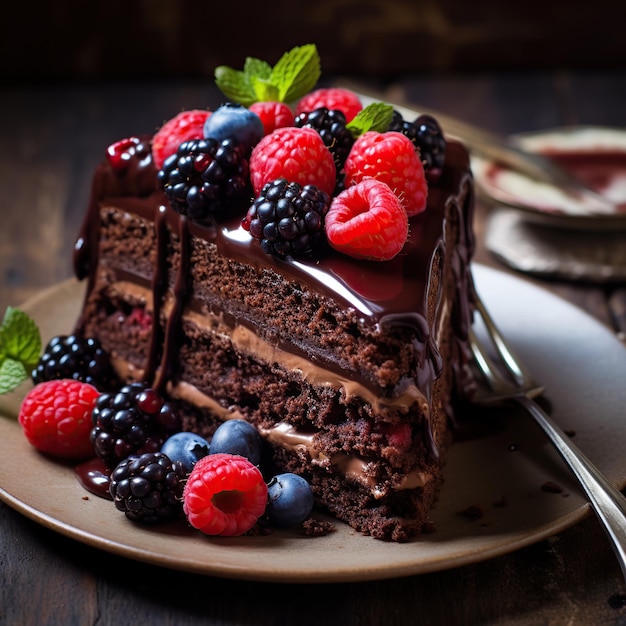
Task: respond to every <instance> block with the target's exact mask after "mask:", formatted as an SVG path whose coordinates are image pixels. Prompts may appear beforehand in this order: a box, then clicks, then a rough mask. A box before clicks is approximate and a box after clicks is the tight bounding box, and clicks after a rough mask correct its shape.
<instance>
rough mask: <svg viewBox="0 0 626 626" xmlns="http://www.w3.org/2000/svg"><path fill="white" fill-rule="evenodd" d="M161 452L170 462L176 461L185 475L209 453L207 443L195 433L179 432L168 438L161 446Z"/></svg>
mask: <svg viewBox="0 0 626 626" xmlns="http://www.w3.org/2000/svg"><path fill="white" fill-rule="evenodd" d="M161 452H162V453H163V454H165V455H166V456H167V457H168V458H169V459H170V461H172V462H173V461H178V462H179V463H180V464H181V465H182V466H183V467H184V468H185V471H186V472H187V473H189V472H191V470H192V468H193V466H194V465H195V464H196V463H197V462H198V461H199V460H200V459H201V458H202V457H203V456H206V455H207V454H208V453H209V442H208V441H207V440H206V439H204V438H203V437H200V435H196V434H195V433H189V432H180V433H176V434H175V435H172V436H171V437H169V438H168V439H167V440H166V441H165V443H164V444H163V445H162V446H161Z"/></svg>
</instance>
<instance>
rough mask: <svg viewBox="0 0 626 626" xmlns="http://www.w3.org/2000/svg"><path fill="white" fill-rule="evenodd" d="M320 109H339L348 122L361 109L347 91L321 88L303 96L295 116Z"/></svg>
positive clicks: (354, 95) (356, 100)
mask: <svg viewBox="0 0 626 626" xmlns="http://www.w3.org/2000/svg"><path fill="white" fill-rule="evenodd" d="M320 107H326V108H327V109H339V110H340V111H342V112H343V114H344V115H345V116H346V120H347V121H348V122H350V121H351V120H352V118H354V117H355V116H356V114H357V113H358V112H359V111H360V110H361V109H362V108H363V105H362V104H361V101H360V100H359V97H358V96H357V95H356V94H355V93H354V92H353V91H350V90H349V89H344V88H342V87H323V88H320V89H316V90H315V91H312V92H311V93H309V94H307V95H306V96H304V97H303V98H302V99H301V100H300V101H299V102H298V104H297V105H296V115H300V113H304V112H306V111H315V109H319V108H320Z"/></svg>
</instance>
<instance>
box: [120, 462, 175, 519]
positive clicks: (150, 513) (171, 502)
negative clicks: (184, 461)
mask: <svg viewBox="0 0 626 626" xmlns="http://www.w3.org/2000/svg"><path fill="white" fill-rule="evenodd" d="M185 476H186V473H185V470H184V469H183V466H182V465H180V464H179V463H173V462H172V461H171V460H170V459H169V458H168V457H167V456H166V455H165V454H162V453H161V452H147V453H145V454H141V455H132V456H130V457H128V458H127V459H124V460H123V461H122V462H121V463H120V464H119V465H117V467H116V468H115V469H114V470H113V471H112V472H111V483H110V485H109V492H110V494H111V497H112V498H113V502H114V504H115V508H116V509H117V510H118V511H123V512H124V514H125V515H126V517H127V518H128V519H130V520H132V521H133V522H142V523H144V524H157V523H160V522H166V521H168V520H171V519H174V518H176V517H178V516H179V515H181V514H182V506H181V496H182V494H183V481H184V480H185Z"/></svg>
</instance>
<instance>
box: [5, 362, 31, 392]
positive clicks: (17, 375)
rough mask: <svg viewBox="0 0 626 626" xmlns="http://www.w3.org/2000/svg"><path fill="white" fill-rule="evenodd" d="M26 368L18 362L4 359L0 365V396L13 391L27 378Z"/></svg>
mask: <svg viewBox="0 0 626 626" xmlns="http://www.w3.org/2000/svg"><path fill="white" fill-rule="evenodd" d="M28 376H29V374H28V372H27V371H26V368H25V367H24V365H23V364H22V363H20V362H19V361H14V360H13V359H4V361H2V364H0V395H2V394H4V393H9V391H13V390H14V389H15V388H16V387H18V386H19V385H20V383H22V382H24V381H25V380H26V379H27V378H28Z"/></svg>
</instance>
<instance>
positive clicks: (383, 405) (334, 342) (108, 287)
mask: <svg viewBox="0 0 626 626" xmlns="http://www.w3.org/2000/svg"><path fill="white" fill-rule="evenodd" d="M119 147H120V146H119V145H118V150H119ZM129 147H130V148H131V149H130V151H129V152H128V153H127V156H128V158H127V159H124V160H123V162H120V161H115V159H112V158H109V159H108V160H106V161H105V162H103V163H102V165H101V166H100V167H99V168H98V169H97V171H96V172H95V176H94V182H93V193H92V198H91V204H90V207H89V210H88V212H87V215H86V218H85V222H84V225H83V228H82V231H81V233H80V237H79V239H78V241H77V245H76V255H75V266H76V272H77V275H78V276H79V278H81V279H82V278H86V279H87V280H88V287H87V296H86V301H85V306H84V310H83V313H82V316H81V319H80V320H79V323H78V327H79V329H80V331H81V332H82V333H84V334H86V335H89V336H95V337H98V338H99V339H100V341H101V343H102V344H103V346H104V348H105V349H106V350H107V351H108V352H109V353H110V355H111V357H112V360H113V363H114V366H115V368H116V370H117V372H118V374H119V375H120V377H121V378H122V379H125V380H138V379H142V380H146V381H148V382H150V383H152V384H153V386H155V387H157V388H159V389H160V390H163V391H165V392H166V394H167V395H168V396H169V397H170V398H171V399H172V400H173V401H174V402H175V403H177V404H178V405H179V406H180V407H181V409H182V413H183V415H184V419H185V428H186V429H190V430H194V431H197V432H199V433H202V434H204V435H206V436H210V435H211V433H212V432H213V431H214V430H215V428H216V427H217V426H218V425H219V424H220V423H221V422H222V421H223V420H226V419H231V418H243V419H245V420H248V421H249V422H251V423H252V424H254V425H255V426H256V427H257V428H258V429H259V431H260V432H261V434H262V435H263V437H264V438H265V440H266V441H267V442H269V444H271V450H272V452H273V461H274V462H275V464H276V466H277V467H278V468H279V469H281V470H282V471H293V472H296V473H299V474H302V475H303V476H305V477H306V478H307V479H308V480H309V481H310V483H311V485H312V486H313V489H314V492H315V494H316V497H317V500H318V502H319V504H320V505H321V506H322V507H324V508H325V509H327V510H328V511H330V512H331V513H332V514H334V515H335V516H336V517H337V518H339V519H341V520H343V521H345V522H347V523H348V524H350V525H351V526H353V527H354V528H355V529H357V530H359V531H361V532H363V533H367V534H371V535H372V536H374V537H376V538H380V539H392V540H397V541H402V540H407V539H408V538H410V537H412V536H415V535H417V534H419V532H420V530H421V529H422V527H423V525H424V524H425V523H426V522H427V518H428V511H429V510H430V508H431V507H432V506H433V503H434V501H435V499H436V494H437V490H438V487H439V485H440V482H441V476H442V466H443V462H444V455H445V450H446V445H447V442H448V434H449V433H448V420H449V417H450V416H451V413H452V411H453V402H452V401H453V397H454V393H455V389H459V387H460V385H461V380H462V377H463V375H464V373H463V369H464V363H465V362H466V350H465V344H464V342H465V338H466V332H467V327H468V324H469V323H470V315H471V306H470V293H471V288H472V286H471V275H470V270H469V261H470V258H471V254H472V249H473V237H472V230H471V217H472V207H473V184H472V178H471V174H470V169H469V161H468V155H467V152H466V150H465V149H464V147H463V146H462V145H461V144H459V143H457V142H455V141H448V143H447V148H446V154H445V167H444V169H443V173H442V175H441V177H440V178H439V180H438V182H437V184H436V185H432V186H431V187H430V189H429V194H428V206H427V208H426V210H425V211H423V212H422V213H420V214H419V215H417V216H415V217H412V218H411V219H410V222H409V224H410V233H409V237H408V240H407V243H406V244H405V245H404V247H403V249H402V251H401V253H400V254H398V255H397V256H395V257H394V258H393V259H392V260H389V261H384V262H380V261H364V260H358V259H355V258H351V257H350V256H347V255H344V254H340V253H338V252H336V251H334V250H333V249H332V248H330V246H327V245H322V246H321V247H320V248H319V249H318V250H317V252H316V255H315V256H314V257H313V258H308V259H307V258H302V259H296V258H293V257H285V258H280V257H278V256H276V255H269V254H266V253H265V252H264V251H263V250H262V249H261V246H260V245H259V242H258V241H257V240H255V239H254V238H253V237H252V236H251V235H250V233H249V232H248V231H247V230H245V229H244V228H243V227H242V225H241V222H242V217H243V216H244V215H245V211H244V212H243V213H242V212H239V213H235V214H233V215H228V216H227V217H225V218H222V219H210V220H205V221H202V222H198V221H194V220H192V219H190V218H189V217H188V216H186V215H181V214H180V213H178V212H177V211H175V210H173V208H172V207H171V205H170V202H169V201H168V200H167V198H166V196H165V195H164V193H163V192H162V191H161V190H160V189H158V188H157V184H156V180H157V170H156V168H155V166H154V164H153V161H152V155H151V150H150V141H149V139H144V140H139V139H133V140H129V141H128V142H126V144H125V145H124V149H126V150H128V148H129ZM120 163H122V165H121V166H120Z"/></svg>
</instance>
